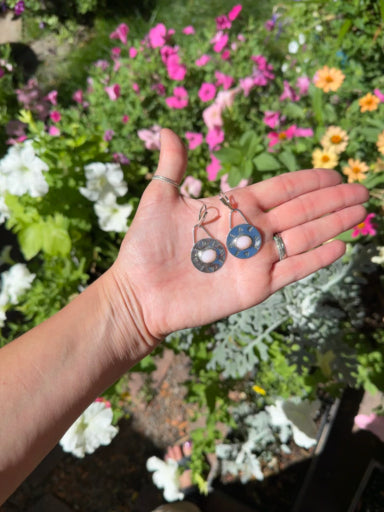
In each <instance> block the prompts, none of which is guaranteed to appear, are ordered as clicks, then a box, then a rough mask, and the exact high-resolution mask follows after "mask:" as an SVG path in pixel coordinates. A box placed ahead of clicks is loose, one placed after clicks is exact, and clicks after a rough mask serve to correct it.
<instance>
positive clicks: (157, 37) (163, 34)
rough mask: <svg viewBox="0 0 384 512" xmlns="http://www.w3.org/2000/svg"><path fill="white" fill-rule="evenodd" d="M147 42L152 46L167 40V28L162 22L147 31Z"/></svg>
mask: <svg viewBox="0 0 384 512" xmlns="http://www.w3.org/2000/svg"><path fill="white" fill-rule="evenodd" d="M148 38H149V44H150V45H151V46H152V48H159V47H161V46H164V45H165V43H166V40H167V29H166V27H165V25H164V24H163V23H158V24H157V25H156V26H155V27H153V28H151V30H150V31H149V33H148Z"/></svg>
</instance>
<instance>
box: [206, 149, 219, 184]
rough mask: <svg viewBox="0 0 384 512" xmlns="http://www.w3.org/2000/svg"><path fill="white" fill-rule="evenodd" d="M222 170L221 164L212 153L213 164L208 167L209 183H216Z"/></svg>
mask: <svg viewBox="0 0 384 512" xmlns="http://www.w3.org/2000/svg"><path fill="white" fill-rule="evenodd" d="M220 169H221V163H220V160H219V159H218V158H216V157H215V155H214V154H213V153H211V162H210V163H209V164H208V165H207V168H206V171H207V175H208V180H209V181H214V180H215V179H216V176H217V174H218V172H219V171H220Z"/></svg>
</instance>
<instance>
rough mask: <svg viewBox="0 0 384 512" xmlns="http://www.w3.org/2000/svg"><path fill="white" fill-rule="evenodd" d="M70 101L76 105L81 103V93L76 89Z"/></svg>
mask: <svg viewBox="0 0 384 512" xmlns="http://www.w3.org/2000/svg"><path fill="white" fill-rule="evenodd" d="M72 99H73V100H74V101H76V103H83V91H82V90H81V89H78V90H77V91H75V92H74V93H73V95H72Z"/></svg>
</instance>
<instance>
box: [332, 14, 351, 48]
mask: <svg viewBox="0 0 384 512" xmlns="http://www.w3.org/2000/svg"><path fill="white" fill-rule="evenodd" d="M351 26H352V20H350V19H347V20H345V21H344V23H343V24H342V25H341V29H340V31H339V35H338V37H337V43H336V46H338V45H339V44H340V43H341V41H342V40H343V39H344V37H345V34H346V33H347V32H348V30H349V29H350V28H351Z"/></svg>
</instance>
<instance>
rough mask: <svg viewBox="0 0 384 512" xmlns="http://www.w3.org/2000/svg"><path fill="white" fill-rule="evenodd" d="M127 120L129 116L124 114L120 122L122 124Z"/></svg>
mask: <svg viewBox="0 0 384 512" xmlns="http://www.w3.org/2000/svg"><path fill="white" fill-rule="evenodd" d="M128 121H129V116H128V115H127V114H124V115H123V117H122V118H121V122H122V123H124V124H127V123H128Z"/></svg>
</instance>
